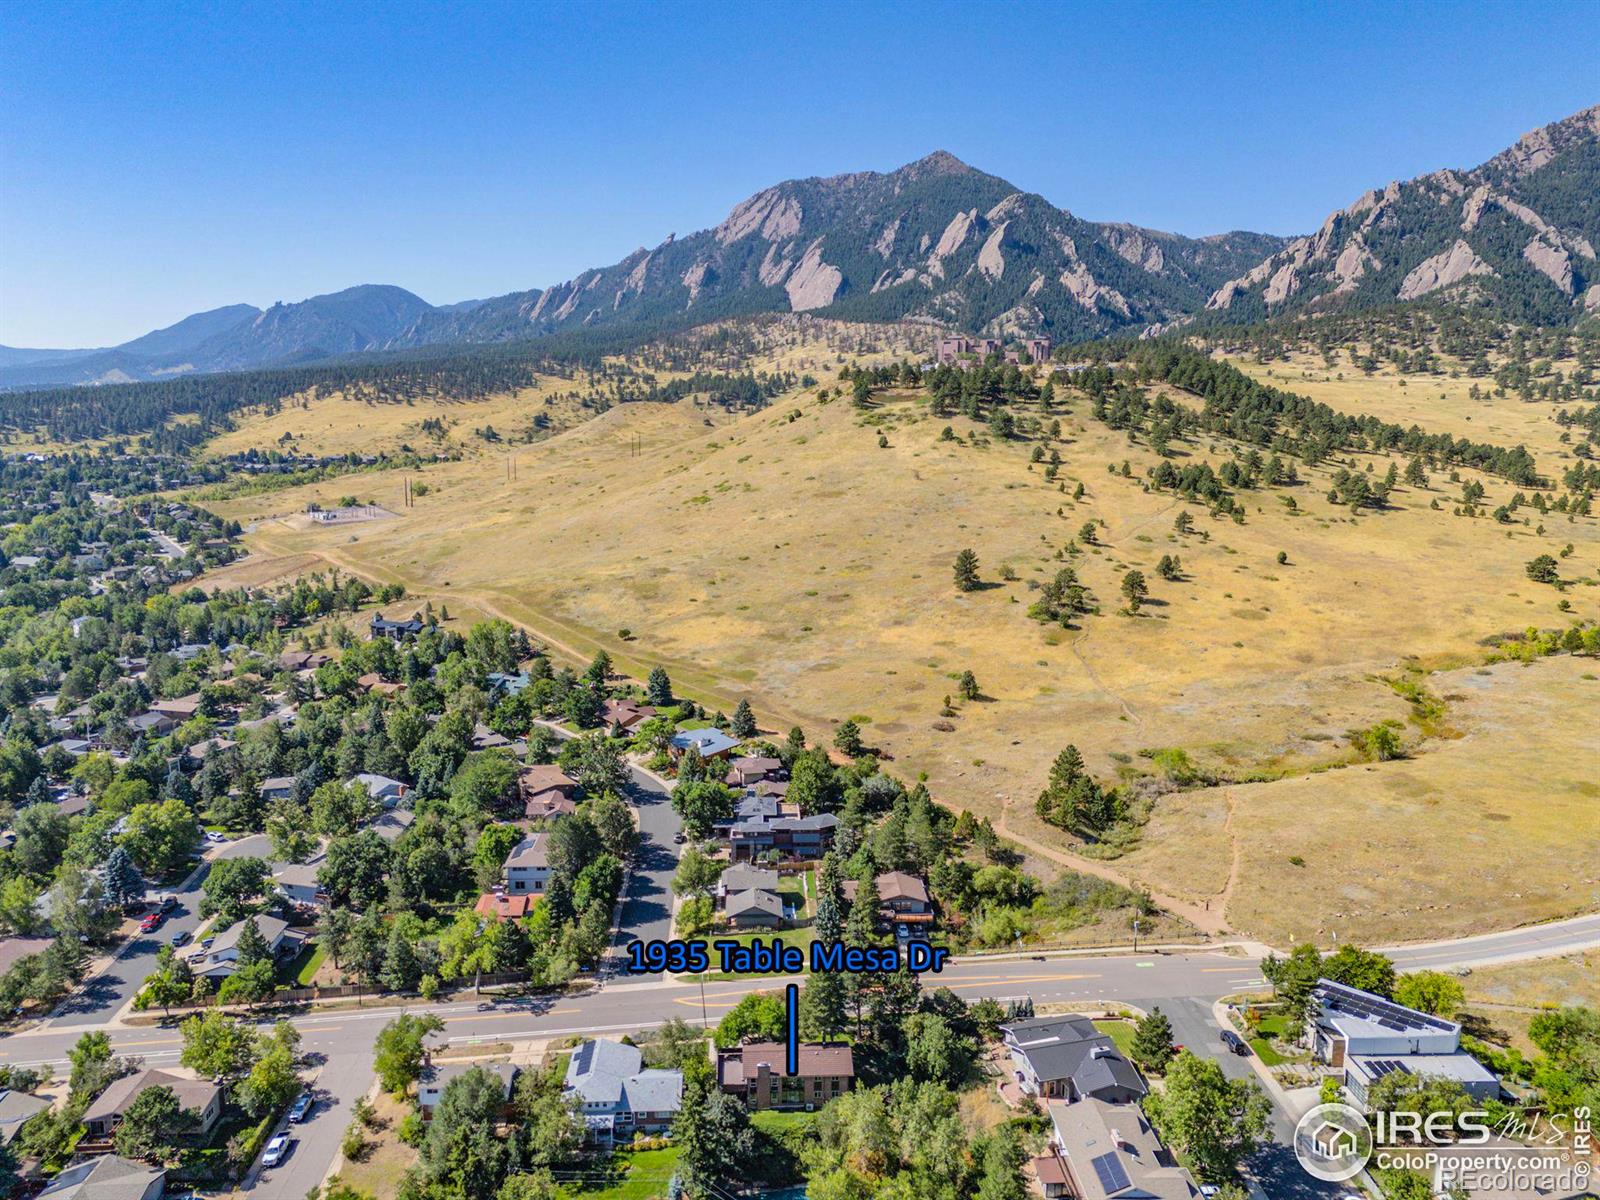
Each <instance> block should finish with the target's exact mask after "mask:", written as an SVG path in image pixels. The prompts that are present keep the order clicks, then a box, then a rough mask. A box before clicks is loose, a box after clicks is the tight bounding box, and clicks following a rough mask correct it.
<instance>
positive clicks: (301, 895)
mask: <svg viewBox="0 0 1600 1200" xmlns="http://www.w3.org/2000/svg"><path fill="white" fill-rule="evenodd" d="M317 870H318V865H317V864H316V863H283V864H281V865H280V866H279V867H278V868H277V869H276V870H275V871H273V872H272V884H273V889H274V890H275V891H276V892H277V893H278V895H280V896H282V897H283V898H284V899H285V900H287V901H288V902H289V903H290V904H304V905H309V906H310V907H312V908H321V907H322V906H323V905H324V904H326V903H327V902H328V893H327V892H325V891H323V890H322V885H321V884H319V883H318V882H317ZM212 944H213V945H215V943H212Z"/></svg>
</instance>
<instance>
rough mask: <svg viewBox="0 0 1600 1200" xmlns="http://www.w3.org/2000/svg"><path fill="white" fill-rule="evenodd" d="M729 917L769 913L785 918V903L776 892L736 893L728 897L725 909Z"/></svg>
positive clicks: (755, 890) (754, 891) (754, 890)
mask: <svg viewBox="0 0 1600 1200" xmlns="http://www.w3.org/2000/svg"><path fill="white" fill-rule="evenodd" d="M724 911H726V912H727V914H728V916H729V917H742V916H744V915H746V914H747V913H767V914H769V915H771V916H774V917H781V916H783V901H782V900H780V899H779V898H778V894H777V893H776V892H768V891H761V890H757V889H751V890H750V891H747V892H735V893H733V894H732V895H730V896H729V897H728V903H727V904H726V906H725V907H724Z"/></svg>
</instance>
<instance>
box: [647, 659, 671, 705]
mask: <svg viewBox="0 0 1600 1200" xmlns="http://www.w3.org/2000/svg"><path fill="white" fill-rule="evenodd" d="M644 691H645V698H646V699H647V700H649V701H650V703H651V704H653V705H655V706H656V707H657V708H665V707H667V705H669V704H671V703H672V680H670V679H668V678H667V672H666V670H665V668H663V667H660V666H654V667H651V668H650V677H649V678H648V679H647V680H645V685H644Z"/></svg>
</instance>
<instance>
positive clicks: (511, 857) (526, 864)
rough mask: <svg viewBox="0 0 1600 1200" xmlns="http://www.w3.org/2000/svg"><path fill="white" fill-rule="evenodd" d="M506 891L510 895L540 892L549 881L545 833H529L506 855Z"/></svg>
mask: <svg viewBox="0 0 1600 1200" xmlns="http://www.w3.org/2000/svg"><path fill="white" fill-rule="evenodd" d="M504 869H505V876H506V891H507V892H509V893H510V894H512V895H518V894H524V893H528V892H540V893H542V892H543V891H544V889H545V885H546V884H548V883H549V882H550V858H549V855H548V854H547V853H546V851H545V835H544V834H542V833H530V834H529V835H528V836H527V837H525V838H523V839H522V840H521V841H520V842H518V843H517V844H516V845H515V846H513V847H512V848H511V853H510V854H508V855H506V862H505V868H504Z"/></svg>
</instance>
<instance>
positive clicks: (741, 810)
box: [711, 789, 800, 839]
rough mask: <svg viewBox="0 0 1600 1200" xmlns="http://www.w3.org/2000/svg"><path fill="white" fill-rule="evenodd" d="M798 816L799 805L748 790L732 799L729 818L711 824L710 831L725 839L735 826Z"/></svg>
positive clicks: (757, 791) (778, 797) (754, 790)
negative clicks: (731, 812)
mask: <svg viewBox="0 0 1600 1200" xmlns="http://www.w3.org/2000/svg"><path fill="white" fill-rule="evenodd" d="M799 815H800V806H799V805H797V804H786V803H784V800H783V797H781V796H773V795H767V794H765V793H763V792H761V791H759V790H756V789H750V790H747V791H745V792H742V793H741V794H740V795H739V796H738V797H736V798H735V799H734V802H733V815H732V816H731V817H729V818H727V819H726V820H717V821H713V822H712V823H711V831H712V832H713V833H714V834H716V835H717V836H718V837H720V838H723V839H726V838H728V837H729V836H730V834H731V832H732V830H733V827H734V826H735V825H740V824H746V823H750V822H760V821H772V820H776V819H777V818H779V817H798V816H799Z"/></svg>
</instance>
